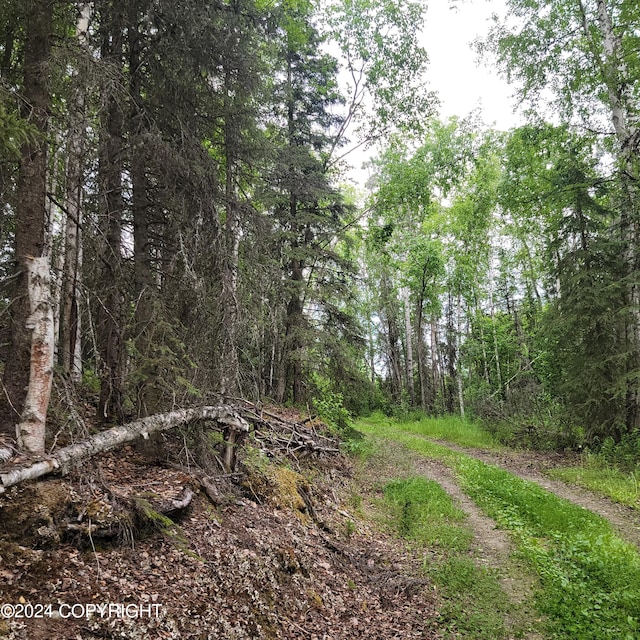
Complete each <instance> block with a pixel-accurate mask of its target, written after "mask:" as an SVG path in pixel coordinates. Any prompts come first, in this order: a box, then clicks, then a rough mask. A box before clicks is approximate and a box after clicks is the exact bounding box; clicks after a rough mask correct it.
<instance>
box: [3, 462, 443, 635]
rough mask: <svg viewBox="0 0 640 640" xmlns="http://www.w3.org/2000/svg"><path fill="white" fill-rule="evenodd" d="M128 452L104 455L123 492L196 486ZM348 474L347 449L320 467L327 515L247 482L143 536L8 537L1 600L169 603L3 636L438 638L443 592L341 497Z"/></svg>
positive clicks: (31, 626)
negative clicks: (45, 543) (29, 542)
mask: <svg viewBox="0 0 640 640" xmlns="http://www.w3.org/2000/svg"><path fill="white" fill-rule="evenodd" d="M123 455H124V454H123V452H120V453H119V454H118V456H117V457H115V454H114V456H112V457H109V456H107V457H106V458H105V459H103V460H101V461H100V463H99V464H100V466H101V477H102V479H103V481H104V482H105V483H107V484H108V485H109V486H110V487H111V488H112V490H115V491H117V492H118V493H121V492H122V493H123V494H130V493H132V492H134V491H140V490H153V491H154V492H157V493H159V494H161V495H164V496H166V497H173V496H174V493H175V490H176V488H177V487H182V486H184V484H185V483H187V482H188V481H189V478H188V476H187V475H185V474H183V473H181V472H179V471H175V470H167V469H163V468H161V467H159V466H157V465H149V464H148V463H147V464H144V463H142V462H141V461H139V460H137V459H136V457H135V456H134V455H133V454H129V455H128V456H125V457H124V458H123ZM348 474H349V470H348V465H347V463H346V462H345V461H344V460H343V459H342V458H340V457H338V456H336V457H335V458H334V460H333V462H332V463H331V464H330V465H329V464H327V462H326V461H325V463H324V468H323V469H322V470H318V469H316V470H315V471H314V474H313V475H314V478H315V479H314V482H313V483H311V484H310V485H309V486H308V487H307V489H308V491H309V492H310V494H311V496H310V499H311V500H312V502H313V511H314V513H313V515H314V516H315V518H311V517H308V515H307V516H306V517H300V513H297V514H296V513H294V512H295V507H287V506H283V505H282V504H278V503H277V502H274V501H271V500H269V499H268V498H265V497H263V496H256V495H253V494H251V493H250V492H247V491H246V490H245V493H244V495H241V496H240V497H236V498H235V499H234V500H231V501H229V502H228V504H227V505H226V506H222V507H221V506H217V507H214V506H213V505H212V504H211V502H210V501H208V499H207V497H206V496H205V495H204V493H202V492H200V493H198V494H197V495H196V496H195V497H194V499H193V501H192V504H191V506H190V507H189V509H188V511H187V515H186V516H184V517H183V518H182V520H181V521H180V522H179V523H177V524H175V525H173V526H170V527H164V528H163V529H162V531H161V532H160V531H158V532H157V533H148V534H147V536H146V537H145V538H143V539H141V540H140V539H138V540H134V539H133V537H132V538H131V539H126V537H125V538H121V539H120V540H119V544H113V543H109V544H106V543H105V546H104V547H103V548H101V547H100V546H99V541H98V544H97V545H94V546H95V549H93V548H92V544H88V545H85V546H84V547H83V548H78V547H77V546H73V545H72V544H70V543H68V542H67V543H61V544H59V545H57V546H54V547H53V548H50V549H44V550H36V549H30V548H26V547H22V546H20V545H19V544H16V543H15V542H7V541H6V540H5V541H2V540H0V577H1V581H0V604H3V603H11V604H15V603H18V602H26V603H32V604H35V603H42V604H46V603H51V604H52V605H53V610H54V611H55V610H56V609H57V608H58V607H59V605H60V604H63V605H65V604H66V605H73V604H76V603H79V604H83V605H87V604H95V605H100V604H108V603H121V604H124V605H127V604H130V605H152V604H153V605H159V606H158V607H155V608H152V609H143V611H149V610H151V611H157V612H158V614H159V615H158V616H157V617H156V616H155V615H151V616H149V615H143V616H142V617H135V618H133V617H130V618H122V617H114V616H111V617H100V616H99V615H91V616H90V617H88V618H87V617H86V616H85V617H77V618H75V617H68V618H66V619H63V618H50V617H44V618H39V619H25V618H22V619H12V620H2V619H0V637H1V638H9V639H11V640H27V639H29V640H39V639H44V638H46V639H47V640H70V639H73V640H76V639H82V640H84V639H87V640H88V639H94V638H119V639H131V640H134V639H138V638H140V639H143V638H145V639H146V638H166V639H171V638H181V639H188V638H207V639H209V638H211V639H214V638H220V639H224V640H233V639H237V640H242V639H245V638H247V639H248V638H265V639H267V638H269V639H292V640H293V639H296V640H298V639H300V638H308V639H309V640H314V639H317V640H347V639H352V638H354V639H356V638H367V639H368V640H377V639H379V640H390V639H393V638H403V639H410V638H423V639H428V638H435V637H436V624H435V617H436V615H437V614H436V611H435V605H434V596H433V590H432V588H431V587H430V586H429V585H428V584H427V583H426V582H425V581H424V580H422V579H421V577H420V576H419V575H417V574H416V572H415V567H416V566H417V564H416V562H415V559H414V558H411V557H410V555H409V554H408V552H407V551H406V549H405V548H404V547H403V546H402V545H401V544H400V543H398V542H396V541H393V540H391V539H388V538H386V537H384V536H383V535H381V534H380V533H379V532H376V531H375V530H373V529H372V528H370V527H369V526H368V525H366V524H364V523H361V522H358V521H357V518H355V517H354V516H352V515H350V514H349V513H347V512H346V511H345V510H344V507H343V506H341V505H340V504H339V495H340V485H344V484H346V482H348ZM239 487H240V484H238V488H239ZM78 490H79V491H80V489H78ZM93 490H94V491H96V489H95V487H94V489H93ZM238 490H239V489H238ZM336 496H337V500H336ZM90 542H91V543H93V541H90ZM412 567H413V568H412ZM85 609H86V607H85ZM83 610H84V609H79V608H78V609H77V610H76V611H77V612H81V611H83ZM67 611H68V610H66V609H65V610H64V613H67ZM131 611H133V609H131Z"/></svg>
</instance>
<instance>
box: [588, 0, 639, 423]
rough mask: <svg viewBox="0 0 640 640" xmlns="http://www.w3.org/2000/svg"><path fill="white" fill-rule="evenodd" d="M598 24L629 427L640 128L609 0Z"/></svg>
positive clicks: (634, 398) (635, 418)
mask: <svg viewBox="0 0 640 640" xmlns="http://www.w3.org/2000/svg"><path fill="white" fill-rule="evenodd" d="M597 14H598V18H597V19H598V25H599V27H600V31H601V32H602V46H603V49H604V80H605V83H606V85H607V90H608V96H609V106H610V108H611V121H612V123H613V127H614V129H615V133H616V138H617V141H618V146H619V148H618V160H619V165H620V181H621V184H622V187H623V192H624V196H623V203H622V205H623V206H622V214H621V220H620V222H621V225H620V227H621V231H622V236H623V241H624V243H625V253H624V258H625V263H626V267H627V273H628V276H629V277H628V281H629V293H628V296H629V308H630V310H631V314H630V315H631V318H630V321H629V326H628V330H627V332H628V336H629V342H630V343H631V344H630V346H631V355H630V358H629V364H628V365H627V370H628V376H627V378H628V382H627V403H626V404H627V420H626V421H627V429H628V431H629V432H631V431H633V430H635V429H638V428H640V385H638V380H637V372H638V368H640V283H639V282H638V278H637V274H638V272H639V270H640V202H639V198H638V189H637V184H638V179H640V171H639V169H638V166H639V158H638V147H639V145H640V131H639V130H638V128H637V127H635V126H633V125H632V124H631V113H630V111H631V107H630V105H629V104H628V98H627V97H626V96H627V95H628V88H627V82H628V78H629V73H628V70H627V65H626V62H625V58H624V52H623V51H622V47H621V45H620V40H619V37H618V36H617V35H616V33H615V30H614V27H613V22H612V18H611V13H610V9H609V8H608V6H607V1H606V0H597Z"/></svg>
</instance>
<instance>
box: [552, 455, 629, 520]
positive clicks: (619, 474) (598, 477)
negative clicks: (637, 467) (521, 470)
mask: <svg viewBox="0 0 640 640" xmlns="http://www.w3.org/2000/svg"><path fill="white" fill-rule="evenodd" d="M549 475H550V476H552V477H554V478H559V479H560V480H564V481H565V482H570V483H573V484H577V485H579V486H581V487H585V488H587V489H591V490H592V491H597V492H598V493H602V494H604V495H605V496H608V497H609V498H611V499H612V500H614V501H615V502H619V503H621V504H626V505H627V506H629V507H633V508H634V509H638V510H640V474H638V473H636V472H633V471H630V472H624V471H620V470H619V469H616V468H615V467H612V466H611V465H609V464H603V463H602V462H600V461H599V460H598V459H586V460H585V462H584V463H583V464H582V465H580V466H577V467H564V468H558V469H553V470H552V471H550V472H549Z"/></svg>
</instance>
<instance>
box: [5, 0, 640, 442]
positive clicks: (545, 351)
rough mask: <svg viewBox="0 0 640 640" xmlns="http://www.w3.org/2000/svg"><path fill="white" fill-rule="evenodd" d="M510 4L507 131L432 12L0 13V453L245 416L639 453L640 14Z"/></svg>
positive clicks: (259, 4)
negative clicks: (180, 419)
mask: <svg viewBox="0 0 640 640" xmlns="http://www.w3.org/2000/svg"><path fill="white" fill-rule="evenodd" d="M507 4H508V5H509V6H510V8H511V9H512V10H513V11H514V15H517V16H518V17H519V20H518V21H516V22H507V23H505V24H501V23H499V22H497V23H496V24H495V25H494V27H493V30H492V32H491V33H490V34H489V35H488V36H487V39H486V40H485V41H483V42H482V41H480V42H478V43H476V46H477V48H478V50H479V52H480V53H481V54H482V55H483V56H485V59H486V60H492V61H493V63H494V64H496V65H497V66H498V68H499V69H500V70H501V71H502V72H503V73H504V74H506V76H507V77H508V78H509V79H510V80H511V81H512V82H514V87H515V90H516V91H517V92H519V95H520V97H521V98H522V103H523V105H524V107H525V108H527V107H528V108H529V111H527V114H528V120H527V123H526V124H524V125H522V126H520V127H518V128H516V129H513V130H511V131H508V132H504V131H500V130H499V129H497V128H492V127H489V126H486V125H485V124H484V123H483V122H482V121H481V119H480V117H479V115H478V114H471V115H468V116H466V117H460V118H452V119H449V120H447V121H443V120H442V119H439V118H438V116H437V110H438V99H437V95H435V94H434V93H433V92H431V91H430V90H429V89H428V88H427V87H426V84H425V78H428V60H427V56H426V53H425V51H424V49H423V48H422V47H421V46H420V41H419V27H420V25H421V24H422V23H423V21H424V20H425V18H428V15H427V14H425V12H426V7H425V6H424V5H423V4H422V3H418V2H403V1H401V0H390V1H388V2H369V1H365V0H353V1H347V0H334V1H333V2H330V3H312V2H309V1H308V0H286V1H282V2H279V1H276V2H264V1H263V0H220V1H218V2H208V1H207V2H201V1H196V0H185V1H184V2H179V3H176V2H168V1H167V0H156V1H155V2H151V1H150V0H127V2H123V1H122V0H111V1H110V2H106V1H104V0H97V1H96V2H90V3H89V2H87V3H84V2H64V1H62V0H22V1H20V2H17V1H15V0H9V1H6V2H2V3H1V5H0V79H1V82H0V149H1V152H0V153H1V156H0V194H1V195H0V197H1V198H2V209H1V211H0V278H1V284H2V295H1V296H0V307H1V314H0V358H1V360H2V363H3V373H2V385H3V387H2V393H1V394H0V437H2V439H3V443H4V444H5V445H6V447H0V450H1V451H11V450H13V449H18V450H19V449H23V450H26V451H28V452H33V453H37V454H39V453H42V452H44V451H45V450H49V449H50V448H51V447H52V446H53V445H54V444H69V443H70V442H74V441H75V440H76V439H77V438H78V437H86V436H87V435H88V433H89V432H90V431H91V429H92V428H93V427H95V426H102V427H109V426H113V425H116V424H123V423H126V422H130V421H132V420H135V419H139V418H143V417H145V416H149V415H152V414H158V413H166V412H169V411H172V410H175V409H176V408H187V407H193V406H202V405H216V404H220V403H224V402H233V401H234V400H237V399H238V398H246V399H249V400H251V401H252V402H255V403H259V402H262V401H267V402H275V403H278V404H287V403H290V404H293V405H296V406H297V407H301V408H304V409H306V410H307V411H308V412H310V413H319V414H320V415H322V416H323V418H324V419H325V420H326V421H327V423H328V424H329V425H330V426H331V427H332V428H333V429H334V431H335V432H342V433H343V434H344V433H346V432H347V430H348V429H349V420H350V417H351V416H354V415H357V414H365V413H367V412H371V411H373V410H383V411H385V412H387V413H388V414H392V413H394V412H396V413H397V412H401V413H402V412H404V413H407V412H410V411H412V410H419V411H423V412H426V413H428V414H431V415H437V414H446V413H458V414H462V415H471V416H474V417H478V418H483V419H485V420H487V422H488V423H490V424H491V425H492V426H493V428H494V429H497V430H499V431H501V432H502V434H503V435H504V437H505V439H507V440H509V439H511V440H513V439H515V438H519V439H520V440H521V441H524V442H525V443H527V444H530V445H533V446H547V447H555V448H565V447H569V448H575V447H579V446H583V445H589V446H593V447H599V446H603V445H604V444H607V446H620V445H621V444H622V445H623V446H626V445H630V446H632V447H636V449H637V448H640V445H638V442H640V438H639V435H638V434H639V432H640V279H639V274H640V262H639V261H640V237H639V236H640V203H639V201H638V200H639V197H640V196H639V195H638V178H639V176H640V158H639V155H638V145H639V144H640V134H639V130H638V117H639V116H638V114H639V106H640V95H639V92H640V78H639V77H638V76H639V75H640V59H639V55H640V49H639V48H638V44H637V43H638V30H639V29H640V7H639V6H638V5H637V3H636V2H635V1H631V0H581V1H580V2H578V3H573V4H571V5H570V6H569V3H566V2H563V1H561V0H554V1H553V2H552V3H542V2H537V1H536V0H534V1H533V2H529V3H526V6H524V5H522V3H521V2H519V1H518V0H509V2H508V3H507ZM565 5H566V6H565ZM574 5H575V6H574ZM549 6H551V7H552V10H551V11H549V10H548V8H549ZM558 12H560V13H561V15H562V16H563V20H555V19H554V17H553V16H554V15H556V14H558ZM532 43H536V44H535V46H534V45H532ZM567 60H570V61H571V62H570V63H568V62H567ZM543 99H544V100H548V101H550V102H551V103H552V104H551V107H552V110H553V117H552V118H551V117H550V118H549V121H545V120H544V119H543V117H542V115H540V114H542V113H544V110H542V109H537V108H536V106H537V105H538V104H540V102H539V101H540V100H543ZM498 126H499V123H498ZM358 148H369V149H370V150H371V153H372V155H373V157H374V159H373V160H371V162H370V176H371V177H370V179H369V181H368V183H367V185H366V187H363V188H356V187H355V186H353V185H352V184H349V182H348V180H347V177H346V175H347V164H346V163H347V162H348V161H349V158H350V154H351V153H352V152H353V151H354V150H356V149H358ZM351 157H352V156H351ZM16 425H17V426H16ZM6 455H9V454H6Z"/></svg>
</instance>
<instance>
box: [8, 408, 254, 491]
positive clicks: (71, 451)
mask: <svg viewBox="0 0 640 640" xmlns="http://www.w3.org/2000/svg"><path fill="white" fill-rule="evenodd" d="M195 420H214V421H216V422H218V423H219V424H220V428H221V429H224V430H225V431H226V432H228V433H233V434H234V435H235V437H234V440H235V439H237V434H240V433H247V432H248V431H249V423H248V422H247V421H246V420H245V419H244V418H243V417H242V416H241V415H240V414H239V413H238V412H237V411H236V410H235V409H234V408H233V407H230V406H227V405H219V406H214V407H196V408H192V409H180V410H178V411H172V412H171V413H165V414H161V415H154V416H149V417H147V418H142V419H140V420H136V421H135V422H131V423H129V424H127V425H123V426H119V427H113V428H111V429H109V430H107V431H102V432H101V433H98V434H96V435H94V436H91V437H90V438H89V439H88V440H84V441H83V442H78V443H77V444H72V445H70V446H68V447H64V448H63V449H59V450H58V451H56V452H55V453H54V454H53V455H52V456H51V457H50V458H49V459H47V460H44V461H42V462H36V463H35V464H33V465H30V466H28V467H19V468H17V469H14V470H12V471H9V472H7V473H3V474H0V480H1V482H2V484H1V486H0V493H3V492H4V490H5V489H6V488H7V487H11V486H13V485H16V484H18V483H19V482H23V481H25V480H33V479H35V478H39V477H41V476H44V475H47V474H49V473H53V472H54V471H60V472H61V473H63V474H65V473H68V472H69V471H70V470H71V468H72V467H73V466H74V465H76V464H77V463H78V462H81V461H82V460H86V459H87V458H90V457H91V456H94V455H96V454H97V453H102V452H104V451H110V450H111V449H115V448H116V447H119V446H120V445H122V444H124V443H126V442H131V441H133V440H136V439H137V438H140V437H142V438H145V439H147V438H148V437H149V436H150V435H151V434H153V433H156V432H159V431H166V430H167V429H172V428H173V427H177V426H178V425H181V424H188V423H190V422H194V421H195Z"/></svg>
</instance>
